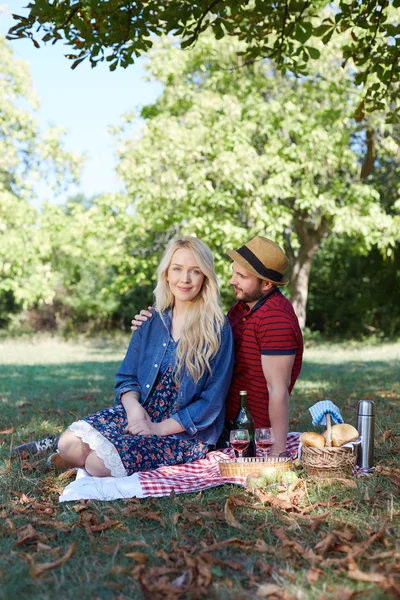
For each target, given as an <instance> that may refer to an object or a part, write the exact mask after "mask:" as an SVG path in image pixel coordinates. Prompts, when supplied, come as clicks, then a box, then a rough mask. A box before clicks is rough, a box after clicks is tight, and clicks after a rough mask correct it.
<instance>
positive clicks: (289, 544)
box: [272, 527, 305, 555]
mask: <svg viewBox="0 0 400 600" xmlns="http://www.w3.org/2000/svg"><path fill="white" fill-rule="evenodd" d="M272 533H273V534H274V535H276V537H277V538H278V539H280V540H281V542H282V544H283V545H284V546H287V547H289V548H293V549H294V550H295V551H296V552H298V553H299V554H302V555H303V554H304V553H305V550H304V548H303V546H302V545H301V544H300V543H299V542H297V541H296V540H290V539H289V538H288V537H287V535H286V533H285V531H284V529H283V528H282V527H276V528H275V529H273V530H272Z"/></svg>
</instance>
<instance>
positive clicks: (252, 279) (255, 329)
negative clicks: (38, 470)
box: [15, 236, 303, 464]
mask: <svg viewBox="0 0 400 600" xmlns="http://www.w3.org/2000/svg"><path fill="white" fill-rule="evenodd" d="M227 254H228V255H229V256H230V258H231V259H232V260H233V261H234V262H233V266H232V271H233V272H232V278H231V281H230V283H231V285H232V286H233V289H234V292H235V296H236V300H237V302H236V303H235V304H234V305H233V306H232V308H231V309H230V310H229V312H228V319H229V322H230V325H231V327H232V330H233V337H234V341H235V365H234V369H233V375H232V381H231V385H230V389H229V392H228V396H227V399H226V419H227V427H226V428H225V430H228V431H229V429H230V428H231V424H232V422H233V420H234V419H235V417H236V415H237V413H238V412H239V406H240V399H239V392H240V390H247V396H248V406H249V410H250V412H251V414H252V416H253V418H254V420H255V423H256V427H270V426H271V427H272V428H273V431H274V436H275V442H274V444H273V446H272V448H271V454H272V455H278V454H280V453H281V452H284V451H285V450H286V439H287V433H288V427H289V396H290V393H291V391H292V389H293V386H294V384H295V382H296V380H297V377H298V376H299V373H300V370H301V364H302V357H303V338H302V334H301V329H300V326H299V322H298V319H297V317H296V314H295V312H294V310H293V306H292V304H291V302H290V301H289V300H288V299H287V298H286V297H285V296H284V295H283V294H282V293H281V291H280V289H279V288H280V286H283V285H286V284H287V283H288V279H287V277H285V271H286V269H287V267H288V259H287V257H286V256H285V254H284V252H283V251H282V249H281V248H280V247H279V246H278V245H277V244H275V243H274V242H273V241H271V240H269V239H267V238H265V237H262V236H257V237H255V238H253V239H252V240H250V241H249V242H248V243H247V244H245V245H244V246H241V248H239V249H238V250H229V251H228V252H227ZM149 308H150V307H149ZM150 317H151V312H149V311H142V312H141V314H140V315H136V316H135V319H134V320H133V321H132V329H133V330H136V328H137V327H138V326H140V325H141V321H145V320H147V319H148V318H150ZM15 450H17V449H15ZM57 460H58V457H57V456H56V455H53V459H52V461H51V462H52V464H57Z"/></svg>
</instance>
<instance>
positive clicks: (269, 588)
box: [257, 583, 282, 598]
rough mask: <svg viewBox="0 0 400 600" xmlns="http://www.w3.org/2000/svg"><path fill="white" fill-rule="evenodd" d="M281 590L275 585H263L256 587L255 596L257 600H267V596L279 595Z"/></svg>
mask: <svg viewBox="0 0 400 600" xmlns="http://www.w3.org/2000/svg"><path fill="white" fill-rule="evenodd" d="M281 591H282V588H281V586H280V585H277V584H276V583H263V584H262V585H260V586H258V590H257V596H258V598H268V596H273V595H274V594H280V592H281Z"/></svg>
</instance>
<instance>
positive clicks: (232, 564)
mask: <svg viewBox="0 0 400 600" xmlns="http://www.w3.org/2000/svg"><path fill="white" fill-rule="evenodd" d="M201 557H202V558H203V559H204V560H205V561H206V562H208V563H211V564H212V565H218V566H220V567H225V568H226V567H229V569H233V570H234V571H240V570H241V569H243V568H244V567H243V565H242V563H240V562H238V561H236V560H229V561H227V560H222V559H221V558H217V557H216V556H213V555H212V554H202V555H201Z"/></svg>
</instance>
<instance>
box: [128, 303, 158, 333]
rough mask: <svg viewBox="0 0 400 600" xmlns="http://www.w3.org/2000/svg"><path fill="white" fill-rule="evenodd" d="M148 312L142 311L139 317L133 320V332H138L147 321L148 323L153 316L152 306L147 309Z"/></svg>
mask: <svg viewBox="0 0 400 600" xmlns="http://www.w3.org/2000/svg"><path fill="white" fill-rule="evenodd" d="M147 308H148V310H144V309H143V310H141V311H140V314H139V315H135V318H134V319H132V321H131V323H132V327H131V329H132V331H136V330H137V328H138V327H141V326H142V325H143V323H145V322H146V321H148V320H149V319H150V318H151V317H152V316H153V314H152V313H151V312H150V311H151V310H153V307H152V306H148V307H147Z"/></svg>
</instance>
